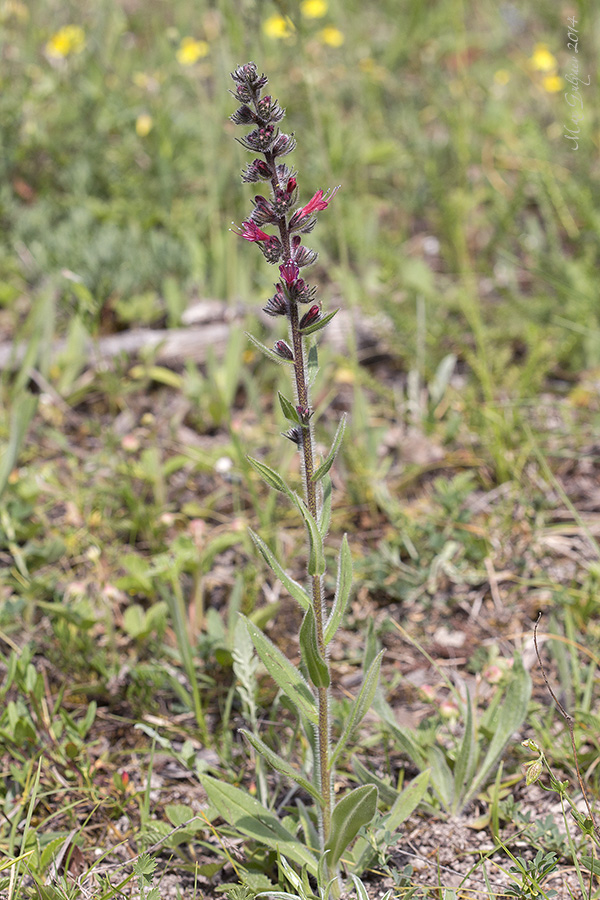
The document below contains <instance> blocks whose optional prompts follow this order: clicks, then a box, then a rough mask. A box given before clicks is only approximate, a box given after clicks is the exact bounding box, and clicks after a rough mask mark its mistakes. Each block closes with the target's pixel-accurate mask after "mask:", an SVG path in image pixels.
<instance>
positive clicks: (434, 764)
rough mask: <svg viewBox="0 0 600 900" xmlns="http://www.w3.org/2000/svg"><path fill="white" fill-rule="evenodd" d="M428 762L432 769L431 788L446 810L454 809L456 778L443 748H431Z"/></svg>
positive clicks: (428, 752) (428, 753)
mask: <svg viewBox="0 0 600 900" xmlns="http://www.w3.org/2000/svg"><path fill="white" fill-rule="evenodd" d="M427 762H428V763H429V766H430V767H431V787H432V788H433V790H434V791H435V793H436V794H437V796H438V797H439V799H440V801H441V803H442V806H444V807H445V809H452V808H453V806H454V800H455V795H454V778H453V777H452V770H451V769H450V766H449V765H448V763H447V762H446V757H445V756H444V752H443V750H442V748H441V747H436V746H433V747H430V748H429V750H428V751H427Z"/></svg>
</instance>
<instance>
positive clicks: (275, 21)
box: [263, 14, 296, 38]
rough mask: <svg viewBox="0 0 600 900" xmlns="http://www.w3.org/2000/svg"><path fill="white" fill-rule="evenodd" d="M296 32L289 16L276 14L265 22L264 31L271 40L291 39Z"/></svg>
mask: <svg viewBox="0 0 600 900" xmlns="http://www.w3.org/2000/svg"><path fill="white" fill-rule="evenodd" d="M295 30H296V29H295V28H294V23H293V22H292V20H291V19H290V18H289V16H285V17H284V16H280V15H279V14H275V15H273V16H269V18H268V19H265V21H264V22H263V31H264V33H265V34H266V36H267V37H270V38H289V37H291V36H292V35H293V33H294V31H295Z"/></svg>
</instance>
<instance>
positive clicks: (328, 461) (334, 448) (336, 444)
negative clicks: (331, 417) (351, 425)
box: [312, 413, 346, 481]
mask: <svg viewBox="0 0 600 900" xmlns="http://www.w3.org/2000/svg"><path fill="white" fill-rule="evenodd" d="M345 428H346V413H344V415H343V416H342V418H341V419H340V424H339V425H338V427H337V431H336V433H335V437H334V439H333V443H332V445H331V450H330V451H329V453H328V454H327V457H326V458H325V460H324V462H322V463H321V465H320V466H319V468H318V469H317V471H316V472H315V473H314V475H313V477H312V480H313V481H319V480H320V479H321V478H322V477H323V475H326V474H327V473H328V472H329V470H330V468H331V467H332V465H333V462H334V460H335V457H336V455H337V452H338V450H339V448H340V444H341V443H342V438H343V437H344V429H345Z"/></svg>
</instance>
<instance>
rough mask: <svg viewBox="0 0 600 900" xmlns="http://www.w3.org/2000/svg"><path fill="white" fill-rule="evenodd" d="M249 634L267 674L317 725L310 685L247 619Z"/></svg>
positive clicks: (300, 710)
mask: <svg viewBox="0 0 600 900" xmlns="http://www.w3.org/2000/svg"><path fill="white" fill-rule="evenodd" d="M246 626H247V628H248V633H249V635H250V637H251V638H252V642H253V644H254V646H255V647H256V652H257V653H258V655H259V656H260V658H261V659H262V661H263V663H264V664H265V667H266V669H267V672H268V673H269V675H270V676H271V678H272V679H273V681H274V682H275V683H276V684H277V686H278V687H279V688H281V690H282V691H283V693H284V694H285V695H286V697H289V699H290V700H291V701H292V703H293V704H294V706H295V707H296V708H297V709H298V711H299V712H300V713H302V715H303V716H305V718H307V719H308V720H309V722H312V724H313V725H316V724H317V721H318V716H317V707H316V704H315V698H314V696H313V694H312V691H311V689H310V688H309V686H308V684H307V683H306V681H305V680H304V678H303V677H302V675H301V674H300V672H299V671H298V669H296V668H294V666H293V665H292V664H291V662H290V661H289V660H288V659H287V658H286V657H285V656H284V655H283V653H282V652H281V650H278V649H277V647H276V646H275V644H274V643H273V642H272V641H271V640H269V638H268V637H267V636H266V635H265V634H263V633H262V631H261V630H260V628H257V627H256V625H254V623H253V622H251V621H250V619H246Z"/></svg>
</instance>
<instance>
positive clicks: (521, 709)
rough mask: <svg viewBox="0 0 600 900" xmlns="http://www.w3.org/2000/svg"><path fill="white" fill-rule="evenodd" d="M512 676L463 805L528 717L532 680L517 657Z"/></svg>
mask: <svg viewBox="0 0 600 900" xmlns="http://www.w3.org/2000/svg"><path fill="white" fill-rule="evenodd" d="M513 676H514V677H513V680H512V681H511V683H510V684H509V686H508V688H507V689H506V694H505V696H504V700H503V702H502V704H501V706H500V709H499V712H498V719H497V722H496V727H495V730H494V736H493V738H492V740H491V741H490V745H489V747H488V750H487V753H486V755H485V759H484V760H483V762H482V763H481V765H480V767H479V771H478V773H477V776H476V778H475V780H474V781H473V782H472V783H471V785H470V788H469V790H468V792H467V793H466V795H465V798H464V803H463V805H465V804H466V803H468V802H469V800H472V798H473V797H474V796H475V794H476V793H477V792H478V791H479V790H481V788H482V787H483V786H484V784H485V782H486V781H487V780H488V778H489V777H490V774H491V773H492V772H493V770H494V767H495V766H496V765H497V763H498V760H499V759H500V757H501V756H502V753H503V752H504V748H505V747H506V745H507V744H508V742H509V741H510V739H511V737H512V735H513V733H514V732H515V731H516V730H517V729H518V728H519V727H520V726H521V725H522V724H523V722H524V720H525V716H526V715H527V707H528V704H529V698H530V696H531V678H530V677H529V673H528V672H527V671H526V669H525V668H524V667H523V663H522V661H521V659H520V658H519V657H517V658H516V659H515V664H514V668H513Z"/></svg>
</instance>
